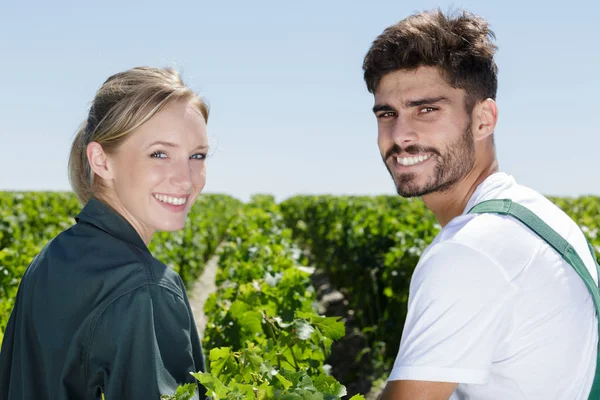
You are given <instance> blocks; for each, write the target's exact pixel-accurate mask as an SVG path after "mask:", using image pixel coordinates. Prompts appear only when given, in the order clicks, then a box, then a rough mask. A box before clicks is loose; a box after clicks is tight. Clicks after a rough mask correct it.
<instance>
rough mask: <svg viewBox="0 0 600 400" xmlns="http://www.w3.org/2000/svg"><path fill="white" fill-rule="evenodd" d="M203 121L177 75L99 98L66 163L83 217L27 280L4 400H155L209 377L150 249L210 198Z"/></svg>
mask: <svg viewBox="0 0 600 400" xmlns="http://www.w3.org/2000/svg"><path fill="white" fill-rule="evenodd" d="M207 119H208V108H207V106H206V104H205V103H204V102H203V101H202V100H201V99H200V98H199V97H198V96H197V95H196V94H194V93H193V92H192V91H191V90H190V89H189V88H188V87H186V86H185V85H184V84H183V82H182V81H181V78H180V77H179V75H178V74H177V73H176V72H175V71H173V70H169V69H154V68H134V69H131V70H129V71H125V72H122V73H118V74H116V75H113V76H111V77H110V78H109V79H108V80H107V81H106V82H105V83H104V85H103V86H102V87H101V88H100V90H99V91H98V92H97V93H96V97H95V99H94V101H93V104H92V106H91V108H90V112H89V117H88V119H87V121H86V122H85V123H84V124H83V126H82V127H81V128H80V130H79V131H78V133H77V136H76V138H75V140H74V143H73V146H72V149H71V155H70V159H69V176H70V181H71V185H72V187H73V190H74V192H75V193H76V194H77V196H78V198H79V199H80V201H81V203H82V204H83V209H82V211H81V212H80V213H79V214H78V215H77V216H76V218H75V220H76V224H75V225H73V226H72V227H71V228H69V229H67V230H66V231H64V232H62V233H61V234H59V235H58V236H57V237H56V238H54V239H53V240H52V241H51V242H50V243H48V244H47V245H46V247H45V248H44V249H43V250H42V251H41V252H40V254H39V255H38V256H37V257H36V258H35V259H34V260H33V261H32V263H31V265H30V266H29V267H28V270H27V272H26V273H25V274H24V276H23V279H22V281H21V284H20V287H19V293H18V295H17V298H16V301H15V307H14V309H13V312H12V314H11V317H10V320H9V322H8V326H7V329H6V332H5V336H4V341H3V344H2V351H1V353H0V400H17V399H19V400H22V399H53V400H54V399H56V400H67V399H69V400H71V399H99V398H101V395H102V394H104V396H105V398H106V399H107V400H116V399H128V400H129V399H131V400H134V399H140V400H142V399H144V400H147V399H159V398H160V396H161V395H163V394H172V393H174V392H175V390H176V388H177V386H179V385H181V384H183V383H187V382H195V379H194V378H193V377H192V376H191V375H190V372H197V371H205V365H204V358H203V355H202V348H201V345H200V339H199V337H198V333H197V330H196V325H195V322H194V318H193V316H192V312H191V309H190V305H189V303H188V299H187V296H186V292H185V289H184V286H183V283H182V281H181V279H180V277H179V276H178V275H177V274H176V273H175V272H174V271H173V270H171V269H169V268H167V267H166V266H165V265H164V264H163V263H161V262H160V261H158V260H157V259H155V258H154V257H153V256H152V255H151V254H150V252H149V250H148V247H147V246H148V243H149V242H150V240H151V238H152V235H153V233H154V232H156V231H159V230H166V231H174V230H177V229H181V228H182V227H183V226H184V223H185V219H186V216H187V213H188V211H189V210H190V208H191V207H192V205H193V204H194V201H195V199H196V197H197V196H198V194H199V193H200V192H201V191H202V189H203V188H204V184H205V181H206V172H205V158H206V153H207V150H208V144H207V136H206V122H207ZM198 393H199V398H204V397H205V391H204V389H203V388H202V386H201V385H198Z"/></svg>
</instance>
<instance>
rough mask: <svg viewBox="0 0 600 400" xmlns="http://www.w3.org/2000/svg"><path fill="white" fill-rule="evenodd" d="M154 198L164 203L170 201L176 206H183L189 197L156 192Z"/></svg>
mask: <svg viewBox="0 0 600 400" xmlns="http://www.w3.org/2000/svg"><path fill="white" fill-rule="evenodd" d="M154 198H156V199H157V200H158V201H162V202H163V203H169V204H172V205H174V206H181V205H183V204H185V202H186V201H187V197H171V196H165V195H162V194H155V195H154Z"/></svg>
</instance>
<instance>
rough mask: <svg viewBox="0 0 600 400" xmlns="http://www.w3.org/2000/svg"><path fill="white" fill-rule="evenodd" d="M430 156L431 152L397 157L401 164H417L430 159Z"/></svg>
mask: <svg viewBox="0 0 600 400" xmlns="http://www.w3.org/2000/svg"><path fill="white" fill-rule="evenodd" d="M429 157H431V154H428V155H426V156H423V155H421V156H415V157H396V161H397V162H398V164H400V165H415V164H419V163H422V162H423V161H425V160H427V159H429Z"/></svg>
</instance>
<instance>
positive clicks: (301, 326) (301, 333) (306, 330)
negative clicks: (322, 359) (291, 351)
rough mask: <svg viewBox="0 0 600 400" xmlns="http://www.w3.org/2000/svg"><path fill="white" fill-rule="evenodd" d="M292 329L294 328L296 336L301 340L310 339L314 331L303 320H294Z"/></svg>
mask: <svg viewBox="0 0 600 400" xmlns="http://www.w3.org/2000/svg"><path fill="white" fill-rule="evenodd" d="M294 327H295V328H296V335H297V336H298V338H300V339H301V340H308V339H310V337H311V336H312V334H313V332H314V331H315V328H313V327H312V325H311V324H310V323H309V322H307V321H305V320H303V319H297V320H294Z"/></svg>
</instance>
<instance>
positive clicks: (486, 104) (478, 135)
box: [472, 99, 498, 141]
mask: <svg viewBox="0 0 600 400" xmlns="http://www.w3.org/2000/svg"><path fill="white" fill-rule="evenodd" d="M497 122H498V106H497V105H496V102H495V101H494V100H493V99H485V100H484V101H482V102H481V103H479V104H477V105H476V106H475V108H474V109H473V126H472V130H473V137H474V138H475V140H476V141H479V140H482V139H485V138H487V137H488V136H490V135H492V134H493V133H494V130H495V129H496V123H497Z"/></svg>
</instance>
